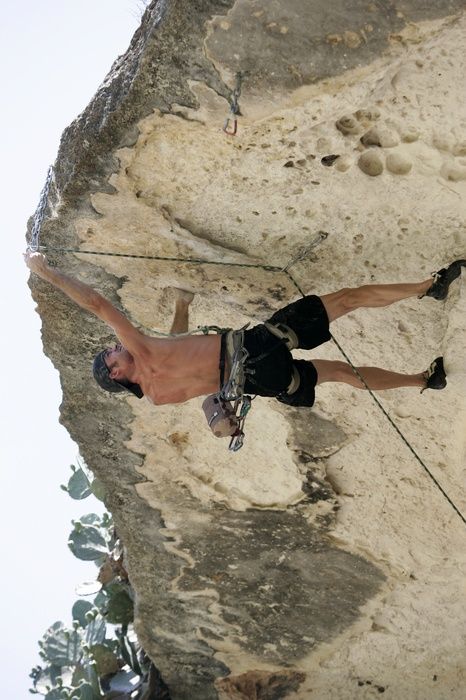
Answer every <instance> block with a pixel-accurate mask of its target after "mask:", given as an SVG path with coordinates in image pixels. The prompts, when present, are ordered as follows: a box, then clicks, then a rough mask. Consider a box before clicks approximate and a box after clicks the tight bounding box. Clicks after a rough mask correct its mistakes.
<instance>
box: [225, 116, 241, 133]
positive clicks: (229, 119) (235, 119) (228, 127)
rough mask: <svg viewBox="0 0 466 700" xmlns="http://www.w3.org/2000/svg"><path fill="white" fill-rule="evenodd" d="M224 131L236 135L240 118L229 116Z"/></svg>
mask: <svg viewBox="0 0 466 700" xmlns="http://www.w3.org/2000/svg"><path fill="white" fill-rule="evenodd" d="M231 121H233V128H232V129H230V122H231ZM223 131H224V132H225V133H226V134H228V136H235V135H236V132H237V131H238V120H237V118H236V117H233V119H232V118H231V117H227V118H226V119H225V123H224V125H223Z"/></svg>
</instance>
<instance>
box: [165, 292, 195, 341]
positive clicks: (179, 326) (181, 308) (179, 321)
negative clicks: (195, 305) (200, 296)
mask: <svg viewBox="0 0 466 700" xmlns="http://www.w3.org/2000/svg"><path fill="white" fill-rule="evenodd" d="M193 299H194V294H193V293H192V292H187V291H186V290H185V289H175V315H174V317H173V322H172V326H171V328H170V333H173V334H174V335H176V334H177V333H187V332H188V330H189V305H190V303H191V302H192V300H193Z"/></svg>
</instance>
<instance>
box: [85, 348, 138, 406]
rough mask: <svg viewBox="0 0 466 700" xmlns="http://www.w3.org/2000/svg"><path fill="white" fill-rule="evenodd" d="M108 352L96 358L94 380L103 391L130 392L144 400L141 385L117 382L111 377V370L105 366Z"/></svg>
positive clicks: (103, 351)
mask: <svg viewBox="0 0 466 700" xmlns="http://www.w3.org/2000/svg"><path fill="white" fill-rule="evenodd" d="M106 352H107V351H106V350H102V351H101V352H99V353H98V354H97V355H96V356H95V358H94V363H93V365H92V372H93V374H94V379H95V380H96V382H97V384H98V385H99V386H100V388H101V389H105V391H110V392H117V391H125V390H126V391H130V392H131V393H132V394H134V396H137V397H138V399H142V397H143V396H144V393H143V391H142V389H141V387H140V386H139V384H133V382H127V381H122V382H117V381H116V379H112V378H111V376H110V370H109V368H108V367H107V365H106V364H105V355H106Z"/></svg>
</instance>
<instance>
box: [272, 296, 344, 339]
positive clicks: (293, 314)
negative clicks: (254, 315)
mask: <svg viewBox="0 0 466 700" xmlns="http://www.w3.org/2000/svg"><path fill="white" fill-rule="evenodd" d="M269 322H270V323H284V324H286V325H287V326H289V327H290V328H291V329H292V330H294V332H295V333H296V335H297V336H298V341H299V342H298V348H302V349H303V350H311V349H312V348H316V347H317V346H318V345H322V343H326V342H327V341H328V340H330V338H331V336H330V331H329V322H328V316H327V312H326V310H325V306H324V305H323V304H322V300H321V298H320V297H318V296H315V295H311V296H307V297H303V298H302V299H298V301H294V302H293V303H292V304H288V306H284V307H283V309H279V310H278V311H276V312H275V313H274V314H273V315H272V316H271V317H270V319H269Z"/></svg>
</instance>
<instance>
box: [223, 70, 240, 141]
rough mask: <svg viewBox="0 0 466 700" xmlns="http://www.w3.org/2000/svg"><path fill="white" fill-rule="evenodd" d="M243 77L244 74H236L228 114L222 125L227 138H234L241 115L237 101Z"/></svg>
mask: <svg viewBox="0 0 466 700" xmlns="http://www.w3.org/2000/svg"><path fill="white" fill-rule="evenodd" d="M243 77H244V73H241V72H239V73H237V74H236V85H235V89H234V90H233V91H232V93H231V102H230V112H229V114H228V116H227V118H226V119H225V122H224V124H223V131H224V132H225V134H228V136H236V132H237V131H238V116H239V115H240V114H241V112H240V109H239V104H238V100H239V96H240V95H241V83H242V82H243Z"/></svg>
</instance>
